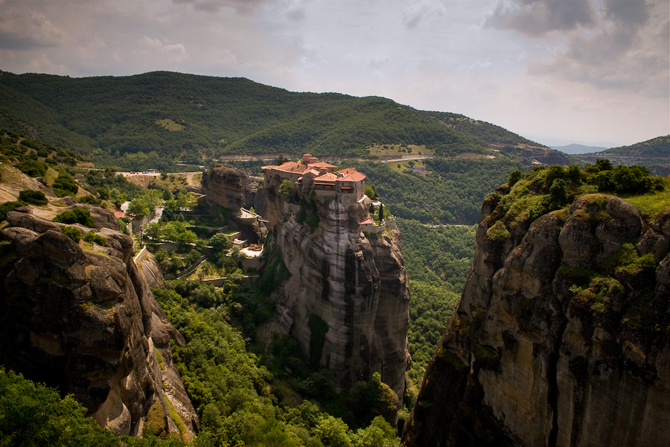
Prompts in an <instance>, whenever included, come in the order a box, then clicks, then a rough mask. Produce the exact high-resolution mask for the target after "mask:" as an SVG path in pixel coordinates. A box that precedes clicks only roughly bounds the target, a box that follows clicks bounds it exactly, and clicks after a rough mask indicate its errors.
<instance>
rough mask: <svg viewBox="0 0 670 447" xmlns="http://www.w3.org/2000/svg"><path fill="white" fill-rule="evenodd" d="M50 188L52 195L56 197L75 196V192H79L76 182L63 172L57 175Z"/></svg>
mask: <svg viewBox="0 0 670 447" xmlns="http://www.w3.org/2000/svg"><path fill="white" fill-rule="evenodd" d="M51 187H52V189H53V191H54V194H56V195H57V196H58V197H63V196H68V195H75V194H77V191H79V186H77V182H75V181H74V179H73V178H72V177H71V176H70V175H69V174H66V173H64V172H61V173H60V174H58V177H56V180H55V181H54V183H53V185H51Z"/></svg>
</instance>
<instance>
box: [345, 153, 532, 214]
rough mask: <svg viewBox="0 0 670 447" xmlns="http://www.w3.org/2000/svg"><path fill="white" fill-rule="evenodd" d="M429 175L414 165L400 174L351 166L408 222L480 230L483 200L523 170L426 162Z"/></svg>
mask: <svg viewBox="0 0 670 447" xmlns="http://www.w3.org/2000/svg"><path fill="white" fill-rule="evenodd" d="M424 162H425V169H426V170H427V171H428V174H427V175H424V174H422V173H421V172H425V171H417V170H415V169H414V168H413V167H412V166H411V165H410V164H409V163H406V164H402V166H404V167H403V169H402V172H398V171H396V170H394V169H392V167H391V166H390V164H389V163H372V162H355V161H352V160H347V165H348V166H354V167H356V168H357V169H358V170H359V171H361V172H365V174H366V175H367V176H368V182H369V183H371V184H374V185H375V190H376V192H377V194H378V195H379V197H380V198H381V200H382V201H383V202H384V203H385V204H386V205H387V206H389V207H390V208H391V209H393V213H394V214H395V215H396V216H397V217H400V218H403V219H414V220H418V221H419V222H422V223H443V224H469V225H471V224H474V223H476V222H477V219H478V218H479V212H480V209H481V204H482V200H483V199H484V197H485V196H486V194H488V193H489V192H490V191H492V190H493V189H495V188H496V187H498V185H500V184H501V183H504V182H505V180H507V178H508V176H509V173H510V172H511V171H514V170H516V169H520V168H522V165H520V164H519V163H517V162H515V161H512V160H510V159H507V158H501V159H495V160H489V159H464V158H455V159H444V158H435V159H430V160H425V161H424Z"/></svg>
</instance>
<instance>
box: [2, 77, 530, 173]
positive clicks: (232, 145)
mask: <svg viewBox="0 0 670 447" xmlns="http://www.w3.org/2000/svg"><path fill="white" fill-rule="evenodd" d="M0 127H4V128H7V129H10V130H13V131H17V132H22V133H26V134H29V135H30V136H31V137H32V138H35V139H37V138H39V139H41V140H42V141H44V142H46V143H50V144H55V145H58V146H61V147H65V148H68V149H73V150H75V151H77V152H79V153H81V154H82V155H87V156H92V157H93V159H94V160H96V159H97V160H98V161H100V160H104V159H105V156H107V157H109V156H110V155H113V156H117V152H118V155H124V154H132V153H138V152H144V153H148V152H151V151H155V152H156V153H157V154H158V155H159V156H162V157H164V156H169V157H171V158H172V159H179V158H184V157H189V156H190V157H191V158H193V157H194V156H195V155H199V156H200V157H197V159H200V158H212V157H216V156H219V155H223V154H261V153H281V152H286V153H289V154H291V155H299V154H301V153H303V152H311V153H313V154H315V155H322V156H323V155H339V156H357V157H360V156H368V155H370V154H369V151H368V150H367V148H369V147H370V146H371V145H379V146H383V145H387V144H388V145H402V146H403V147H404V148H407V146H408V145H414V146H415V147H416V146H419V147H420V149H418V151H420V150H421V149H423V150H424V151H425V152H427V153H435V154H437V155H453V154H457V153H461V152H475V153H481V152H486V151H487V148H489V147H490V145H492V144H493V145H497V146H501V145H529V146H541V145H538V144H536V143H533V142H532V141H529V140H526V139H525V138H523V137H520V136H519V135H516V134H514V133H511V132H508V131H506V130H505V129H503V128H501V127H498V126H494V125H491V124H488V123H485V122H482V121H475V120H472V119H470V118H467V117H465V116H462V115H457V114H451V113H442V112H425V111H420V110H416V109H413V108H411V107H408V106H403V105H400V104H397V103H395V102H393V101H391V100H389V99H385V98H380V97H364V98H358V97H353V96H347V95H342V94H337V93H324V94H315V93H293V92H289V91H287V90H284V89H280V88H275V87H268V86H265V85H262V84H258V83H255V82H253V81H250V80H248V79H243V78H220V77H208V76H197V75H189V74H179V73H171V72H152V73H146V74H141V75H136V76H128V77H90V78H70V77H67V76H55V75H45V74H23V75H16V74H12V73H9V72H0ZM98 148H99V150H98ZM418 151H417V152H418Z"/></svg>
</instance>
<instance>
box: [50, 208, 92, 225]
mask: <svg viewBox="0 0 670 447" xmlns="http://www.w3.org/2000/svg"><path fill="white" fill-rule="evenodd" d="M54 222H61V223H66V224H74V223H78V224H82V225H83V226H85V227H89V228H90V227H93V225H94V224H95V222H94V221H93V217H91V213H90V211H89V210H86V209H84V208H74V209H73V210H71V211H64V212H62V213H60V214H59V215H57V216H56V217H55V218H54Z"/></svg>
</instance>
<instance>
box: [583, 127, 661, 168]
mask: <svg viewBox="0 0 670 447" xmlns="http://www.w3.org/2000/svg"><path fill="white" fill-rule="evenodd" d="M574 158H575V159H577V160H579V161H582V162H585V163H594V162H595V160H596V159H598V158H607V159H609V160H610V161H612V163H614V164H615V165H618V164H622V165H627V166H630V165H642V166H647V167H649V168H650V169H652V171H653V170H654V169H653V168H654V167H657V168H658V166H656V165H668V164H670V135H664V136H660V137H657V138H652V139H651V140H647V141H643V142H641V143H635V144H632V145H630V146H621V147H613V148H611V149H607V150H605V151H602V152H595V153H591V154H579V155H575V156H574ZM657 173H658V174H659V175H668V173H665V172H657Z"/></svg>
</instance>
